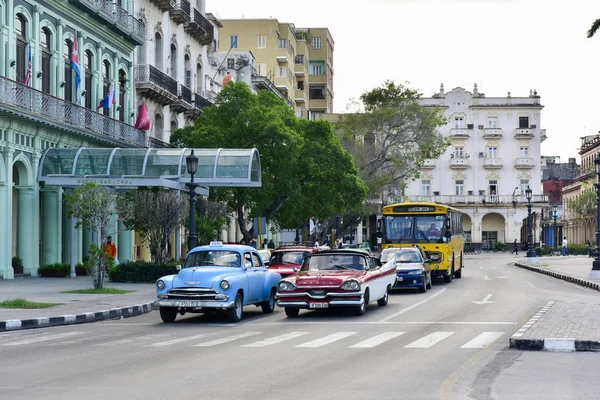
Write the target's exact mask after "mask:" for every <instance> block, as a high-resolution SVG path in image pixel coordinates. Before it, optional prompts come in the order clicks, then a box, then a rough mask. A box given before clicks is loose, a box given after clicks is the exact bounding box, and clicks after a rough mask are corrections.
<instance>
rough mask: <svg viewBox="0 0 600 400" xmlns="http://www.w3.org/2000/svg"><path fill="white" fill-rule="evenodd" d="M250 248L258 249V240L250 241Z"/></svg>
mask: <svg viewBox="0 0 600 400" xmlns="http://www.w3.org/2000/svg"><path fill="white" fill-rule="evenodd" d="M250 247H254V248H256V239H252V240H251V241H250Z"/></svg>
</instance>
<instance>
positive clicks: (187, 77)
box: [184, 54, 192, 89]
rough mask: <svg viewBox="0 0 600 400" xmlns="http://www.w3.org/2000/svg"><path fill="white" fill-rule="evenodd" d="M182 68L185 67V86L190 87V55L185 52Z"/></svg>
mask: <svg viewBox="0 0 600 400" xmlns="http://www.w3.org/2000/svg"><path fill="white" fill-rule="evenodd" d="M184 68H185V86H187V87H188V89H192V65H191V62H190V56H188V55H187V54H186V55H185V57H184Z"/></svg>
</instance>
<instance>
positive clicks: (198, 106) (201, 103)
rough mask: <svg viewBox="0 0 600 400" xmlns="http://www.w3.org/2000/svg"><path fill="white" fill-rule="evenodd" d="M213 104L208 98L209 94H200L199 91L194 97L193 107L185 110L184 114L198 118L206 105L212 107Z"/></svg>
mask: <svg viewBox="0 0 600 400" xmlns="http://www.w3.org/2000/svg"><path fill="white" fill-rule="evenodd" d="M215 97H216V96H215ZM212 105H213V102H212V101H210V100H209V99H208V98H207V96H203V95H200V94H199V93H194V98H193V99H192V108H191V109H189V110H186V111H184V114H185V116H186V117H188V118H196V117H197V116H198V114H200V113H201V112H202V109H203V108H204V107H210V106H212Z"/></svg>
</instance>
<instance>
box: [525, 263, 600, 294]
mask: <svg viewBox="0 0 600 400" xmlns="http://www.w3.org/2000/svg"><path fill="white" fill-rule="evenodd" d="M515 266H516V267H519V268H524V269H528V270H530V271H533V272H537V273H540V274H544V275H548V276H551V277H553V278H557V279H562V280H563V281H567V282H572V283H574V284H576V285H579V286H584V287H587V288H590V289H594V290H597V291H600V283H598V282H594V281H589V280H587V279H582V278H577V277H575V276H571V275H567V274H563V273H561V272H556V271H552V270H549V269H545V268H540V267H535V266H533V265H529V264H523V263H520V262H515Z"/></svg>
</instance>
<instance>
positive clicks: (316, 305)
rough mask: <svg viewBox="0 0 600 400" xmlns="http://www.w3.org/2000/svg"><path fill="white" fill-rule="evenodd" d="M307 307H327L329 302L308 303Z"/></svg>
mask: <svg viewBox="0 0 600 400" xmlns="http://www.w3.org/2000/svg"><path fill="white" fill-rule="evenodd" d="M308 307H309V308H329V303H310V304H309V306H308Z"/></svg>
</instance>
